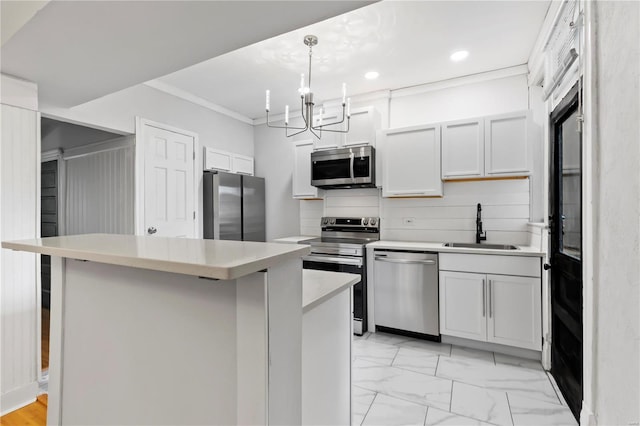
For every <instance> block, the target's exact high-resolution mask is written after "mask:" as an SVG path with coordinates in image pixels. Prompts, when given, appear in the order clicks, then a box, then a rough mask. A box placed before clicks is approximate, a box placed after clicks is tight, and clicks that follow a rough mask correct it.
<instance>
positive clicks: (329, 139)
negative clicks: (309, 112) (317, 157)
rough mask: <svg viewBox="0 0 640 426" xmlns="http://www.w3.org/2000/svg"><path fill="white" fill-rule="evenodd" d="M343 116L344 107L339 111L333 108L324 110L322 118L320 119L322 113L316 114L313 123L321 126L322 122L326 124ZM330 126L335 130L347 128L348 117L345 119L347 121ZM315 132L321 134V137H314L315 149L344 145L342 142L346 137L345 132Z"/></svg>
mask: <svg viewBox="0 0 640 426" xmlns="http://www.w3.org/2000/svg"><path fill="white" fill-rule="evenodd" d="M341 118H342V107H340V110H339V111H338V110H334V109H331V110H327V111H324V113H323V114H322V120H320V114H318V115H316V116H314V117H313V125H314V126H319V125H320V124H325V125H326V124H329V123H335V122H336V121H339V120H340V119H341ZM330 128H331V129H335V130H339V129H340V130H341V129H344V128H346V119H345V123H343V124H340V125H335V126H331V127H330ZM315 132H316V133H317V134H318V135H319V136H320V139H317V138H314V140H313V149H315V150H319V149H335V148H340V147H342V142H343V137H344V134H343V133H337V132H328V131H324V132H320V131H315Z"/></svg>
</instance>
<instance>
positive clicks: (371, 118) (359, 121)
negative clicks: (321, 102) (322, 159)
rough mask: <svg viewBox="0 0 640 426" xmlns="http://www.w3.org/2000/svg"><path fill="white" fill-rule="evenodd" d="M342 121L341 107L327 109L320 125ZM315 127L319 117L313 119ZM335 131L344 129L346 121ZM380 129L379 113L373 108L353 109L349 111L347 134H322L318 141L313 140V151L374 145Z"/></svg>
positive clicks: (325, 132) (337, 126) (336, 127)
mask: <svg viewBox="0 0 640 426" xmlns="http://www.w3.org/2000/svg"><path fill="white" fill-rule="evenodd" d="M341 119H342V106H339V107H337V108H335V109H334V108H332V109H327V110H326V111H325V112H324V114H322V123H324V124H327V123H334V122H337V121H340V120H341ZM313 123H314V125H315V126H317V125H320V115H316V116H315V117H314V119H313ZM334 128H335V129H346V128H347V119H346V117H345V120H344V122H343V123H342V124H341V125H336V126H335V127H334ZM379 128H380V113H379V112H378V111H377V110H376V109H375V108H374V107H363V108H354V109H352V110H351V119H350V120H349V132H348V133H337V132H329V131H324V132H322V137H321V138H320V139H314V142H313V148H314V150H319V149H335V148H343V147H350V146H359V145H372V146H375V144H376V131H377V130H378V129H379Z"/></svg>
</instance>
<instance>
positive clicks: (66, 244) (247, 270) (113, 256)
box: [2, 234, 310, 280]
mask: <svg viewBox="0 0 640 426" xmlns="http://www.w3.org/2000/svg"><path fill="white" fill-rule="evenodd" d="M2 247H3V248H5V249H11V250H18V251H28V252H33V253H40V254H46V255H50V256H58V257H66V258H70V259H78V260H88V261H93V262H100V263H107V264H112V265H120V266H129V267H133V268H141V269H150V270H156V271H164V272H173V273H178V274H185V275H195V276H201V277H207V278H215V279H221V280H228V279H235V278H239V277H242V276H245V275H248V274H251V273H254V272H257V271H261V270H263V269H266V268H269V267H270V266H273V265H275V264H277V263H280V262H282V261H284V260H287V259H293V258H296V257H301V256H304V255H305V254H308V253H309V251H310V250H309V246H303V245H297V244H278V243H261V242H252V241H222V240H201V239H191V238H169V237H159V236H153V237H148V236H134V235H116V234H85V235H70V236H62V237H48V238H36V239H29V240H20V241H3V242H2Z"/></svg>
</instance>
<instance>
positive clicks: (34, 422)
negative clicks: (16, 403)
mask: <svg viewBox="0 0 640 426" xmlns="http://www.w3.org/2000/svg"><path fill="white" fill-rule="evenodd" d="M47 403H48V399H47V395H46V394H45V395H40V396H38V399H37V400H36V402H34V403H32V404H29V405H27V406H26V407H22V408H21V409H19V410H16V411H13V412H11V413H9V414H7V415H5V416H2V417H0V425H2V426H45V425H46V424H47Z"/></svg>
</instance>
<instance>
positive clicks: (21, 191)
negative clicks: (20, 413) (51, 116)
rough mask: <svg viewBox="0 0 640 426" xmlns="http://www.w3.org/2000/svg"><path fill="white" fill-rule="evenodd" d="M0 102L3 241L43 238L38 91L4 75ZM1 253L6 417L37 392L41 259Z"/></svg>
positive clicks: (0, 352) (1, 381) (1, 404)
mask: <svg viewBox="0 0 640 426" xmlns="http://www.w3.org/2000/svg"><path fill="white" fill-rule="evenodd" d="M16 94H17V95H18V96H15V95H16ZM5 95H8V96H6V97H5ZM0 101H1V102H2V112H1V115H0V120H1V122H2V125H1V126H0V127H1V129H2V134H1V141H0V240H2V241H5V240H16V239H25V238H36V237H38V236H39V235H40V224H39V219H40V214H39V209H40V200H39V197H40V194H39V192H38V188H39V185H38V182H39V172H40V137H39V133H40V132H39V130H40V127H39V115H38V113H37V112H36V111H35V110H34V109H32V108H36V109H37V88H36V86H35V85H33V84H30V83H25V82H22V81H18V80H15V79H13V78H9V77H6V76H4V75H3V76H2V97H1V98H0ZM13 105H18V106H17V107H16V106H13ZM1 252H2V253H1V256H0V303H1V305H0V317H1V320H0V325H1V333H0V335H1V341H0V359H1V365H0V370H1V371H2V374H1V375H0V376H1V378H0V388H1V395H0V413H1V414H5V413H6V412H8V411H12V410H13V409H16V408H19V407H20V406H23V405H25V404H28V403H30V402H32V401H34V400H35V397H36V394H37V391H38V382H37V374H38V366H37V360H38V357H37V353H38V349H39V341H40V340H39V336H37V329H38V328H37V324H38V309H37V306H38V305H37V304H38V302H39V300H40V299H39V295H38V290H39V286H38V279H37V275H36V274H37V272H38V271H39V268H38V262H39V256H36V255H35V254H33V253H24V252H14V251H11V250H6V249H2V250H1Z"/></svg>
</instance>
